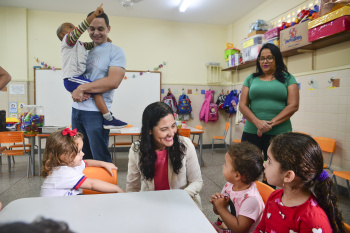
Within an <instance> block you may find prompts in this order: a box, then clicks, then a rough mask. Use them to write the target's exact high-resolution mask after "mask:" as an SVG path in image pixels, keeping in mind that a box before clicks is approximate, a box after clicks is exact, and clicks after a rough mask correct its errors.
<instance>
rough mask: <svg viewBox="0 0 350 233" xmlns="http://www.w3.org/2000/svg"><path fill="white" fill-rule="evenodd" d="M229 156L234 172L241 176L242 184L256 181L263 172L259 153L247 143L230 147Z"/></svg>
mask: <svg viewBox="0 0 350 233" xmlns="http://www.w3.org/2000/svg"><path fill="white" fill-rule="evenodd" d="M227 153H228V154H229V155H230V157H231V159H232V162H233V164H232V165H233V167H234V169H235V171H237V172H239V174H241V176H242V182H244V183H246V184H249V183H251V182H254V181H256V180H257V179H258V178H259V177H260V176H261V174H262V172H263V171H264V167H263V162H264V161H263V156H262V153H261V151H260V150H259V149H258V148H257V147H256V146H254V145H253V144H251V143H249V142H242V143H235V144H232V145H230V147H229V149H228V151H227Z"/></svg>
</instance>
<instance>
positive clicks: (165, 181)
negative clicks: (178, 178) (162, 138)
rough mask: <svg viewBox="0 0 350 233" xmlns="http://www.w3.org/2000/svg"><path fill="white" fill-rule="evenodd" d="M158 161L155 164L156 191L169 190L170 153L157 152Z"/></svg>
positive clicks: (164, 151) (165, 151)
mask: <svg viewBox="0 0 350 233" xmlns="http://www.w3.org/2000/svg"><path fill="white" fill-rule="evenodd" d="M156 154H157V160H156V163H155V164H154V190H169V189H170V186H169V178H168V151H167V150H162V151H156Z"/></svg>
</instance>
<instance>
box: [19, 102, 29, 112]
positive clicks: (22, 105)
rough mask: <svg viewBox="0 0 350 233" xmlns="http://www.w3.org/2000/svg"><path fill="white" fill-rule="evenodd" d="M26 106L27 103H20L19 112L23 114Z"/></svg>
mask: <svg viewBox="0 0 350 233" xmlns="http://www.w3.org/2000/svg"><path fill="white" fill-rule="evenodd" d="M25 105H27V103H26V102H18V112H22V109H23V108H24V106H25Z"/></svg>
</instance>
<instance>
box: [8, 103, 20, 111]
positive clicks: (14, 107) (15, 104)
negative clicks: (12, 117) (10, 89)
mask: <svg viewBox="0 0 350 233" xmlns="http://www.w3.org/2000/svg"><path fill="white" fill-rule="evenodd" d="M9 109H10V113H17V112H18V108H17V102H10V103H9Z"/></svg>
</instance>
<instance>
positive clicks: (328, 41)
mask: <svg viewBox="0 0 350 233" xmlns="http://www.w3.org/2000/svg"><path fill="white" fill-rule="evenodd" d="M346 41H350V31H343V32H341V33H338V34H335V35H332V36H328V37H325V38H322V39H319V40H316V41H314V42H312V43H311V44H308V45H305V46H302V47H299V48H296V49H292V50H288V51H285V52H282V56H283V57H290V56H294V55H298V54H300V53H303V52H305V51H312V50H316V49H322V48H325V47H328V46H331V45H335V44H339V43H342V42H346ZM255 64H256V60H254V61H248V62H245V63H243V64H241V65H238V66H233V67H229V68H226V69H223V70H222V71H235V70H242V69H245V68H249V67H252V66H255Z"/></svg>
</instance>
